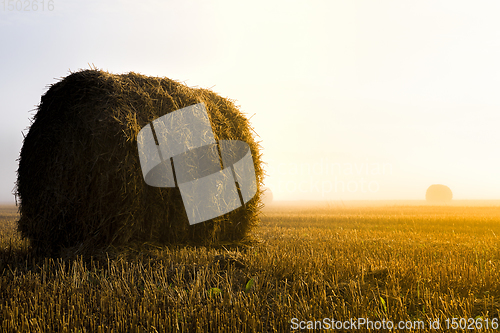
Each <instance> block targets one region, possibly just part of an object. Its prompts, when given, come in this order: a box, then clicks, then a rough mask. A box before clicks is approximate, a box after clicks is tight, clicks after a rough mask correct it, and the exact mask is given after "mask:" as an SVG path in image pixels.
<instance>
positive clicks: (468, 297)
mask: <svg viewBox="0 0 500 333" xmlns="http://www.w3.org/2000/svg"><path fill="white" fill-rule="evenodd" d="M17 218H18V215H17V208H16V207H13V206H2V207H1V209H0V330H1V331H2V332H177V331H179V332H290V331H306V330H307V328H308V327H309V328H313V327H315V328H316V329H318V331H319V328H323V329H325V331H327V330H326V329H327V328H328V325H330V327H331V326H332V325H333V328H335V325H337V328H341V329H338V330H337V331H360V332H362V331H369V330H371V331H377V329H376V328H378V327H377V325H382V324H383V325H385V326H384V327H386V328H390V327H389V326H388V325H390V324H389V322H391V323H393V325H394V328H393V331H408V332H409V331H410V329H409V327H412V328H413V331H421V332H425V331H432V332H437V331H457V332H458V331H466V330H472V329H474V330H475V331H484V332H486V331H493V329H494V328H497V327H498V326H500V322H498V320H499V319H498V318H499V315H500V250H499V249H500V206H499V203H498V202H469V203H468V202H461V203H459V204H458V203H455V204H453V205H449V206H430V205H425V204H423V202H393V203H391V202H381V203H378V204H370V203H367V202H358V203H341V204H339V203H316V204H314V203H310V204H308V205H306V204H297V203H282V204H280V203H275V204H273V205H270V206H269V207H266V208H265V209H264V211H263V213H262V216H261V220H262V221H261V224H260V226H259V227H258V228H257V229H256V230H255V231H254V234H255V237H256V239H257V241H256V242H255V243H254V244H253V245H250V246H248V245H247V246H239V247H237V246H231V247H229V246H221V247H219V248H207V247H188V246H183V247H180V246H176V247H163V248H160V247H154V246H152V245H150V246H145V247H144V248H139V249H137V248H134V249H132V248H131V249H130V250H129V251H127V252H126V253H123V254H121V255H113V256H110V257H108V258H99V259H89V260H82V259H81V258H79V259H77V260H71V261H63V260H61V259H48V258H33V257H32V256H31V255H30V253H29V251H28V243H27V241H25V240H21V239H20V237H19V235H18V234H17V232H16V229H15V228H16V220H17ZM362 318H364V319H362ZM453 318H457V319H453ZM461 318H462V319H461ZM360 319H361V320H360ZM363 321H370V322H371V325H372V326H374V327H373V329H372V327H370V326H369V325H370V324H369V323H366V324H363V325H361V323H362V322H363ZM429 321H430V323H429ZM438 321H439V322H438ZM351 322H353V323H354V325H355V326H354V327H348V328H349V329H346V326H345V325H351ZM400 322H402V323H403V326H402V327H403V329H398V328H397V325H398V324H400ZM431 324H432V325H434V326H433V327H431V326H430V325H431ZM436 324H437V325H438V326H436ZM339 325H344V326H339ZM418 325H423V326H420V327H418ZM379 327H380V326H379ZM404 327H407V328H408V329H407V328H404ZM437 327H439V329H437ZM301 328H302V329H301ZM386 331H387V330H386Z"/></svg>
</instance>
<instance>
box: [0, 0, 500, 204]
mask: <svg viewBox="0 0 500 333" xmlns="http://www.w3.org/2000/svg"><path fill="white" fill-rule="evenodd" d="M54 5H55V6H54V10H53V11H51V12H49V11H45V12H41V11H38V12H31V13H24V12H17V11H15V10H14V11H9V10H3V11H2V10H1V8H0V27H1V28H2V31H4V33H3V34H2V35H1V36H0V45H1V47H2V52H1V53H0V60H1V61H0V64H1V65H0V73H1V74H0V98H1V100H2V103H1V105H2V107H1V112H2V117H3V119H4V120H5V121H3V122H2V124H1V125H0V126H2V128H1V131H0V133H1V134H0V135H1V136H0V140H1V141H0V142H1V145H0V147H1V149H2V151H0V153H1V155H2V156H4V157H5V159H4V160H3V161H2V162H1V164H0V167H1V170H0V171H1V176H0V185H1V190H2V193H0V201H10V200H12V195H11V194H10V191H11V189H12V187H13V182H14V181H15V170H16V168H17V164H16V163H17V162H15V159H16V158H17V154H18V152H19V149H20V148H21V144H22V135H21V131H22V130H24V129H25V128H26V127H27V126H28V125H29V120H28V119H29V116H30V113H29V112H28V111H29V110H32V109H33V108H34V106H35V105H36V104H38V102H39V99H40V95H41V94H42V93H43V92H44V91H45V89H46V85H47V84H50V83H54V82H55V81H56V79H57V78H59V77H62V76H66V75H67V74H68V70H69V69H71V70H77V69H79V68H88V63H93V64H94V65H95V66H97V67H98V68H102V69H105V70H109V71H111V72H114V73H122V72H128V71H135V72H140V73H143V74H146V75H154V76H167V77H169V78H172V79H177V80H181V81H185V83H186V84H188V85H190V86H201V87H206V88H209V87H212V89H214V90H215V91H216V92H218V93H220V94H221V95H222V96H224V97H229V98H232V99H235V100H237V104H238V105H241V109H242V110H243V111H244V112H246V113H247V114H248V115H249V116H252V115H253V116H252V119H251V122H252V124H253V126H254V128H255V130H256V132H257V133H258V134H259V135H260V139H261V140H262V146H263V147H264V160H265V161H266V162H268V166H267V168H268V173H269V177H268V178H267V179H266V185H268V186H269V187H271V189H272V190H273V193H274V197H275V198H276V199H283V200H287V199H320V200H330V199H343V200H348V199H423V198H424V196H425V190H426V189H427V187H428V186H429V185H431V184H435V183H441V184H446V185H448V186H449V187H450V188H451V189H452V190H453V193H454V196H455V198H457V199H499V198H500V176H498V172H499V170H500V157H499V156H500V154H499V153H498V143H499V142H500V134H499V133H500V131H498V129H497V128H498V126H499V125H500V112H499V111H500V94H498V91H500V89H499V88H500V75H499V74H500V62H499V61H498V59H500V21H499V20H498V13H499V12H500V11H499V10H500V3H499V2H497V1H481V2H471V1H451V0H450V1H437V0H433V1H406V0H403V1H402V0H397V1H386V0H379V1H358V0H348V1H347V0H344V1H272V2H269V1H252V2H241V1H143V2H140V3H139V2H136V1H106V2H102V1H101V2H99V1H88V2H78V3H76V2H69V1H65V2H63V1H55V3H54ZM383 166H385V172H382V171H380V172H379V173H377V172H376V170H375V169H376V168H377V167H379V168H381V167H383ZM389 166H390V168H389ZM294 170H297V171H294ZM328 170H330V172H328ZM349 170H351V171H349ZM374 170H375V171H374ZM341 182H344V186H345V187H346V188H345V189H344V190H342V189H341V185H342V183H341ZM335 186H336V187H335ZM349 186H350V187H349ZM363 186H365V187H363ZM368 186H371V187H370V188H368ZM363 188H364V189H365V191H363ZM370 189H371V190H370Z"/></svg>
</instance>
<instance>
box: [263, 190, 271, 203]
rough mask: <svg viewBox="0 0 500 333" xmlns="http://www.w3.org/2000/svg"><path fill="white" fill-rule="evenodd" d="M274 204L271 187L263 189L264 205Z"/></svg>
mask: <svg viewBox="0 0 500 333" xmlns="http://www.w3.org/2000/svg"><path fill="white" fill-rule="evenodd" d="M272 202H273V192H272V191H271V189H270V188H269V187H264V188H263V189H262V203H263V204H264V205H270V204H271V203H272Z"/></svg>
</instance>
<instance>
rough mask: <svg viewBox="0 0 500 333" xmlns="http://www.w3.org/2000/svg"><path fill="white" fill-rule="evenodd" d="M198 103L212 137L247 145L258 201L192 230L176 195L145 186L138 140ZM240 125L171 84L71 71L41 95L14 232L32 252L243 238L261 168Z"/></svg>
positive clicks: (218, 101) (23, 157) (222, 107)
mask: <svg viewBox="0 0 500 333" xmlns="http://www.w3.org/2000/svg"><path fill="white" fill-rule="evenodd" d="M197 103H204V105H205V107H206V110H207V113H208V115H209V118H210V122H211V125H212V129H213V133H214V136H215V139H216V140H217V141H218V140H241V141H244V142H246V143H248V145H249V147H250V151H251V153H252V157H253V162H254V167H255V174H256V177H257V194H256V195H255V196H254V197H253V198H252V199H251V200H250V201H249V202H248V203H246V204H245V205H244V206H242V207H240V208H238V209H236V210H233V211H231V212H230V213H227V214H225V215H223V216H219V217H217V218H214V219H212V220H209V221H207V222H203V223H198V224H193V225H189V223H188V218H187V215H186V211H185V209H184V206H183V201H182V197H181V195H180V191H179V188H175V187H171V188H161V187H151V186H149V185H147V184H146V183H145V181H144V179H143V175H142V172H141V165H140V159H139V156H138V155H139V153H138V148H137V134H138V133H139V131H140V130H141V128H143V127H144V126H145V125H147V124H149V123H150V122H151V121H153V120H155V119H157V118H158V117H161V116H163V115H165V114H168V113H170V112H173V111H176V110H178V109H181V108H184V107H187V106H190V105H193V104H197ZM252 131H253V130H252V128H251V126H250V124H249V122H248V120H247V118H246V117H245V116H244V115H243V114H242V113H241V112H240V111H239V109H238V108H237V107H236V106H235V105H234V104H233V102H232V101H230V100H228V99H225V98H222V97H220V96H218V95H217V94H215V93H214V92H212V91H210V90H207V89H195V88H189V87H187V86H186V85H184V84H181V83H179V82H176V81H173V80H170V79H168V78H157V77H147V76H143V75H139V74H135V73H128V74H123V75H114V74H110V73H107V72H104V71H99V70H83V71H79V72H75V73H72V74H71V75H69V76H67V77H66V78H64V79H63V80H61V81H60V82H57V83H55V84H53V85H52V86H51V87H50V89H49V90H48V91H47V92H46V93H45V95H43V96H42V98H41V103H40V105H39V107H38V110H37V113H36V114H35V116H34V119H33V123H32V125H31V127H30V129H29V132H28V134H27V135H26V137H25V139H24V143H23V147H22V149H21V153H20V159H19V168H18V178H17V190H16V195H17V198H18V199H19V211H20V219H19V221H18V230H19V231H20V232H21V234H22V236H23V237H27V238H28V239H29V240H30V243H31V246H32V248H33V250H34V251H35V252H36V253H39V254H48V255H60V253H62V250H64V251H65V252H64V253H67V251H68V249H70V252H71V253H73V254H87V253H92V252H93V251H95V250H96V249H105V248H107V247H109V246H110V245H111V246H113V247H119V246H127V245H130V244H132V243H134V244H137V243H141V242H142V243H144V242H148V243H155V244H172V243H175V244H184V243H189V244H200V245H203V244H216V243H221V242H238V241H242V240H244V239H246V237H247V236H248V234H249V231H250V229H251V228H252V227H253V226H255V225H256V224H257V223H258V219H259V216H258V215H259V210H260V208H261V206H262V204H261V202H260V195H261V183H262V177H263V170H262V168H261V154H260V152H259V145H258V143H257V142H256V141H255V139H254V134H253V132H252Z"/></svg>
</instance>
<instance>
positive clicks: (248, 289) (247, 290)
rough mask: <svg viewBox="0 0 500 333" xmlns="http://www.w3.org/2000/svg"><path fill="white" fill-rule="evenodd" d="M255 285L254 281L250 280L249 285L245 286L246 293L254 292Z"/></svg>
mask: <svg viewBox="0 0 500 333" xmlns="http://www.w3.org/2000/svg"><path fill="white" fill-rule="evenodd" d="M254 284H255V280H254V279H250V280H248V282H247V284H246V285H245V292H246V293H248V292H250V290H252V287H253V285H254Z"/></svg>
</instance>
